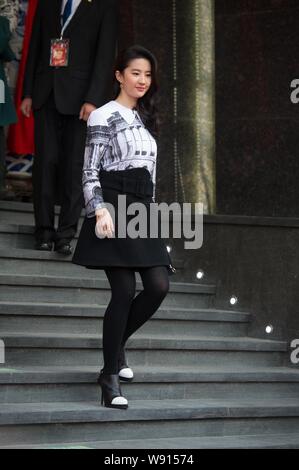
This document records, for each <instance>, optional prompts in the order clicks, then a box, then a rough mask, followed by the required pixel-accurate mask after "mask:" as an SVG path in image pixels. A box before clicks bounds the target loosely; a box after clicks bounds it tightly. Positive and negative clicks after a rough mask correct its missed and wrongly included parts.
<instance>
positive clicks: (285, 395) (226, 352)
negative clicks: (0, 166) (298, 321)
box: [0, 202, 299, 449]
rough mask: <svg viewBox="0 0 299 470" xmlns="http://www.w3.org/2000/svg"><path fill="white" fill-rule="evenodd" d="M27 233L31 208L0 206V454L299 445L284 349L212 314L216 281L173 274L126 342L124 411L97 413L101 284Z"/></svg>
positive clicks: (243, 320)
mask: <svg viewBox="0 0 299 470" xmlns="http://www.w3.org/2000/svg"><path fill="white" fill-rule="evenodd" d="M32 234H33V216H32V206H31V205H30V204H21V203H9V202H0V339H2V340H3V341H4V343H5V360H6V361H5V364H3V365H0V404H1V413H0V447H2V448H10V447H11V448H70V449H72V448H74V449H76V448H97V449H100V448H103V449H121V448H124V449H125V448H126V449H138V448H142V449H146V448H148V449H163V448H164V449H172V448H173V449H195V448H196V449H207V448H227V449H228V448H234V449H236V448H242V449H244V448H248V449H249V448H296V449H298V448H299V370H297V369H296V368H294V367H291V365H290V363H289V351H288V344H287V343H286V342H284V341H274V340H272V341H270V340H263V339H256V338H251V337H248V335H247V332H248V325H249V324H250V322H251V321H253V319H252V315H251V312H242V311H238V310H236V309H233V308H232V309H230V310H227V309H226V310H225V309H223V310H220V309H219V308H218V309H216V308H215V307H214V298H215V295H216V286H215V285H210V284H200V283H199V282H197V283H186V282H179V281H178V280H177V279H175V278H179V276H173V277H172V278H170V280H171V284H170V292H169V294H168V296H167V297H166V299H165V301H164V302H163V304H162V306H161V307H160V309H159V310H158V312H157V313H156V314H155V315H154V317H153V318H152V319H151V320H150V321H149V322H148V323H147V324H146V325H144V326H143V327H142V328H141V329H140V330H139V331H138V332H137V333H136V334H135V335H134V336H133V337H132V338H130V340H129V341H128V343H127V355H128V359H129V363H130V365H131V366H132V368H133V369H134V372H135V380H134V382H132V383H130V384H122V391H123V394H124V395H125V396H126V397H127V398H128V400H129V409H128V410H126V411H124V410H112V409H108V408H104V407H101V406H100V390H99V387H98V385H97V384H96V378H97V374H98V372H99V369H100V368H101V366H102V350H101V332H102V321H103V315H104V312H105V309H106V306H107V303H108V302H109V299H110V289H109V284H108V281H107V280H106V277H105V274H104V272H102V271H93V270H85V269H84V268H81V267H79V266H75V265H72V264H71V263H70V259H66V258H65V257H63V256H59V255H57V254H55V253H42V252H37V251H34V250H32V245H33V237H32ZM172 257H173V260H174V265H175V266H176V267H180V261H179V260H176V259H175V255H173V256H172ZM179 271H180V269H179ZM137 281H138V282H137V290H140V289H142V284H141V282H140V278H139V275H138V276H137ZM253 313H254V312H253Z"/></svg>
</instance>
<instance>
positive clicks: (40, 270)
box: [0, 246, 139, 279]
mask: <svg viewBox="0 0 299 470" xmlns="http://www.w3.org/2000/svg"><path fill="white" fill-rule="evenodd" d="M71 259H72V257H71V256H63V255H60V254H58V253H56V252H54V251H52V252H44V251H37V250H26V249H17V248H13V247H11V248H10V249H9V250H8V249H7V247H6V248H3V247H1V246H0V270H1V273H2V274H15V273H18V274H32V275H35V276H40V275H41V276H44V275H49V276H53V275H55V276H57V275H58V276H71V277H80V278H81V277H89V278H96V279H107V278H106V275H105V272H104V271H103V270H101V269H99V270H94V269H85V268H84V267H82V266H77V265H75V264H73V263H72V262H71ZM136 274H137V277H139V273H136Z"/></svg>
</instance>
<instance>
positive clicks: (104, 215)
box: [95, 207, 114, 238]
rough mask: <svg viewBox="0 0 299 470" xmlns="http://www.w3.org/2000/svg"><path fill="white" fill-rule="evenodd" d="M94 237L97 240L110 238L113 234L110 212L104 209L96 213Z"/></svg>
mask: <svg viewBox="0 0 299 470" xmlns="http://www.w3.org/2000/svg"><path fill="white" fill-rule="evenodd" d="M96 219H97V223H96V227H95V231H96V235H97V237H99V238H105V237H108V238H112V236H113V233H114V224H113V220H112V217H111V215H110V212H109V211H108V209H106V208H105V207H104V208H103V209H98V210H97V211H96Z"/></svg>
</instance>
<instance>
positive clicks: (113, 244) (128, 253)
mask: <svg viewBox="0 0 299 470" xmlns="http://www.w3.org/2000/svg"><path fill="white" fill-rule="evenodd" d="M99 178H100V182H101V187H102V191H103V199H104V201H105V202H107V203H110V204H112V205H113V207H114V210H115V219H114V228H115V233H114V237H113V238H108V237H105V238H98V237H97V236H96V234H95V225H96V217H89V218H88V217H85V219H84V222H83V225H82V229H81V231H80V235H79V239H78V243H77V246H76V249H75V253H74V256H73V259H72V262H73V263H74V264H78V265H81V266H85V267H86V268H88V269H105V268H108V267H113V266H114V267H128V268H132V269H134V270H135V271H138V269H139V268H145V267H151V266H166V267H167V270H168V273H169V275H173V274H175V271H176V269H175V268H174V267H173V265H172V261H171V258H170V255H169V253H168V250H167V247H166V244H165V242H164V239H163V238H161V236H160V234H161V227H160V225H159V223H158V227H159V229H158V238H151V237H150V236H149V231H150V217H149V212H150V204H151V203H153V201H152V196H153V183H152V181H151V176H150V173H149V171H148V170H147V169H146V168H132V169H129V170H121V171H109V172H108V171H104V170H101V171H100V175H99ZM119 194H125V195H126V206H125V207H126V208H127V207H128V206H129V205H130V204H131V203H134V202H138V203H141V204H142V205H143V206H144V207H145V209H146V214H147V232H146V235H147V236H146V238H141V237H140V236H139V237H137V238H131V237H129V236H128V235H127V236H126V238H118V237H117V234H118V202H119V201H118V195H119ZM134 217H136V214H134V215H128V214H127V210H126V216H125V221H126V224H128V223H129V221H130V220H132V219H133V218H134Z"/></svg>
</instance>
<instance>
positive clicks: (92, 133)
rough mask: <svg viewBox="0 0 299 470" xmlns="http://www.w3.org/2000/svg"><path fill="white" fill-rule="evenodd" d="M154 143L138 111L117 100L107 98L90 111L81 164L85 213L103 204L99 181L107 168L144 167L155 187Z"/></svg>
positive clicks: (88, 213) (92, 213)
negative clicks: (102, 172) (100, 173)
mask: <svg viewBox="0 0 299 470" xmlns="http://www.w3.org/2000/svg"><path fill="white" fill-rule="evenodd" d="M156 159H157V144H156V141H155V139H154V138H153V136H152V135H151V134H150V132H149V131H148V130H147V129H146V128H145V126H144V124H143V122H142V120H141V118H140V116H139V114H138V112H137V111H136V110H132V109H130V108H128V107H126V106H123V105H121V104H120V103H118V102H117V101H109V103H107V104H105V105H104V106H102V107H101V108H98V109H96V110H95V111H93V112H92V113H91V114H90V116H89V119H88V123H87V139H86V147H85V156H84V166H83V180H82V182H83V192H84V199H85V207H86V215H87V217H93V216H94V215H95V210H96V209H100V208H102V207H105V201H104V200H103V194H102V188H101V184H100V180H99V172H100V171H101V169H104V170H106V171H119V170H127V169H129V168H140V167H144V168H146V169H147V170H148V171H149V173H150V175H151V180H152V182H153V186H154V188H153V200H154V201H155V190H156Z"/></svg>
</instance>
